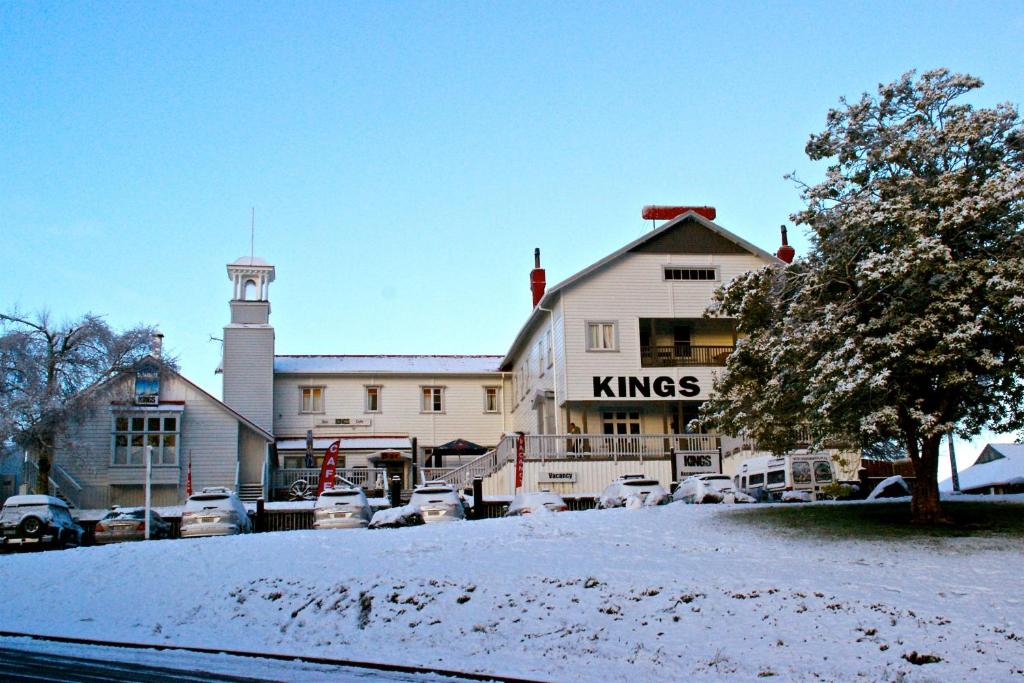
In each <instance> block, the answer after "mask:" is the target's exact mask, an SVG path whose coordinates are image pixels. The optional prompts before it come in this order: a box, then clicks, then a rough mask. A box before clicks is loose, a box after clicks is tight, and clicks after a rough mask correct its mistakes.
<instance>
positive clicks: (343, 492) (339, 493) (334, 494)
mask: <svg viewBox="0 0 1024 683" xmlns="http://www.w3.org/2000/svg"><path fill="white" fill-rule="evenodd" d="M320 495H322V496H325V497H331V498H342V497H346V496H347V497H352V496H358V495H359V491H353V490H351V489H337V490H334V491H324V492H323V493H321V494H320Z"/></svg>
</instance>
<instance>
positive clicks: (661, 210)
mask: <svg viewBox="0 0 1024 683" xmlns="http://www.w3.org/2000/svg"><path fill="white" fill-rule="evenodd" d="M687 211H693V212H694V213H696V214H697V215H699V216H703V217H704V218H707V219H708V220H709V221H713V220H715V216H717V215H718V212H717V211H715V207H713V206H645V207H644V209H643V211H641V212H640V215H641V216H643V218H644V220H647V221H670V220H672V219H673V218H675V217H676V216H682V215H683V214H684V213H686V212H687Z"/></svg>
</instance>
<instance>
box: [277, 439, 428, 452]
mask: <svg viewBox="0 0 1024 683" xmlns="http://www.w3.org/2000/svg"><path fill="white" fill-rule="evenodd" d="M335 441H340V442H341V450H343V451H383V450H388V449H402V448H404V449H407V450H408V449H411V448H412V442H411V441H409V437H407V436H365V437H364V436H356V437H344V438H341V439H338V438H333V439H332V438H330V437H327V438H324V437H317V438H315V439H313V450H314V451H324V450H327V449H328V448H330V446H331V444H332V443H334V442H335ZM277 450H279V451H305V450H306V440H305V439H278V440H277Z"/></svg>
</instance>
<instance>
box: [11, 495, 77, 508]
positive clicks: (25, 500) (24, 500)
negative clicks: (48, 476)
mask: <svg viewBox="0 0 1024 683" xmlns="http://www.w3.org/2000/svg"><path fill="white" fill-rule="evenodd" d="M15 505H56V506H57V507H62V508H66V507H67V506H68V504H67V503H65V502H64V501H63V500H61V499H60V498H54V497H53V496H44V495H40V494H31V493H30V494H28V495H23V496H11V497H10V498H8V499H7V500H5V501H4V506H12V507H13V506H15Z"/></svg>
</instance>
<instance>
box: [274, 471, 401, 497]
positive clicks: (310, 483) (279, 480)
mask: <svg viewBox="0 0 1024 683" xmlns="http://www.w3.org/2000/svg"><path fill="white" fill-rule="evenodd" d="M298 481H304V482H305V483H306V486H303V487H301V488H303V489H308V488H312V490H313V491H314V492H315V491H316V488H317V485H318V484H319V483H320V468H319V467H314V468H304V467H303V468H288V469H281V470H277V471H276V472H274V488H275V489H288V490H291V489H292V487H293V486H295V483H296V482H298ZM345 481H349V482H351V483H353V484H355V485H356V486H361V487H362V488H364V489H378V488H384V487H385V486H387V483H386V482H387V471H386V470H384V469H383V468H378V467H346V468H339V469H338V470H336V471H335V485H338V484H344V483H345ZM296 490H299V488H296Z"/></svg>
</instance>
